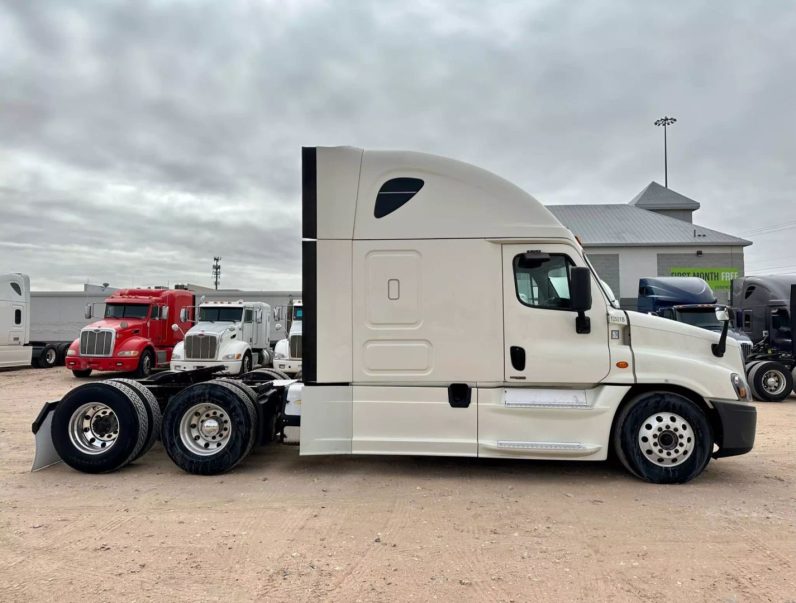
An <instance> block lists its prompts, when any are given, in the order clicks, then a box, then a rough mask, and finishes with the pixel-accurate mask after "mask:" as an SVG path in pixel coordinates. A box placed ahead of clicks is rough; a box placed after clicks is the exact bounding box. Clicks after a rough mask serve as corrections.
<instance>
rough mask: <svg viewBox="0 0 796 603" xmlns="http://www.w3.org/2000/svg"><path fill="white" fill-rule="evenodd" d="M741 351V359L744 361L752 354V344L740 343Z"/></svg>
mask: <svg viewBox="0 0 796 603" xmlns="http://www.w3.org/2000/svg"><path fill="white" fill-rule="evenodd" d="M741 351H742V352H743V357H744V359H746V358H747V357H748V356H749V354H751V352H752V344H751V343H742V344H741Z"/></svg>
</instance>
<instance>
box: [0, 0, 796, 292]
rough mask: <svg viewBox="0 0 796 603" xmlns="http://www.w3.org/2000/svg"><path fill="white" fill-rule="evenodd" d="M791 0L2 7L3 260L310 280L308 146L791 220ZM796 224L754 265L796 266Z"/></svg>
mask: <svg viewBox="0 0 796 603" xmlns="http://www.w3.org/2000/svg"><path fill="white" fill-rule="evenodd" d="M794 37H796V13H794V11H793V10H791V4H790V3H789V2H766V3H760V4H753V3H749V2H745V1H736V2H690V3H684V4H682V5H679V6H677V7H673V6H672V5H671V4H668V3H648V4H647V3H644V4H642V3H639V2H632V1H625V2H610V3H609V2H583V3H577V4H575V3H560V2H537V3H508V2H507V3H489V4H485V3H481V2H464V3H462V2H455V3H454V2H450V3H443V2H433V1H425V2H415V3H411V2H409V3H407V2H396V3H366V2H337V3H331V2H311V1H307V2H294V3H284V2H267V1H262V2H253V1H239V2H232V1H230V2H223V3H219V2H190V3H185V2H172V1H165V0H162V1H157V2H156V1H148V2H105V3H89V2H49V3H47V4H46V5H45V4H44V3H32V2H16V1H14V0H8V1H6V2H2V1H0V51H1V52H2V54H1V55H0V56H2V57H3V60H2V61H0V105H1V106H2V111H0V208H1V210H0V211H1V213H0V257H2V260H3V261H2V263H1V264H0V271H6V270H21V271H25V272H29V273H30V274H31V275H32V278H33V282H34V283H35V285H36V287H37V288H51V287H52V288H60V287H70V288H77V287H79V286H80V283H82V282H84V281H85V280H87V279H89V280H91V281H94V282H98V281H99V282H101V281H109V282H111V283H114V284H121V285H129V284H131V283H136V284H155V283H161V282H165V281H169V282H172V283H173V282H176V281H192V282H204V283H207V282H209V273H210V263H211V260H212V256H213V255H221V256H223V258H224V260H223V262H222V265H223V267H224V276H223V279H222V283H223V284H224V285H227V286H233V287H245V288H298V287H299V286H300V278H299V276H298V275H299V270H300V247H299V236H300V209H299V205H300V203H299V194H300V192H299V167H300V166H299V148H300V147H301V146H302V145H315V144H321V145H322V144H333V145H336V144H351V145H358V146H364V147H371V148H373V147H375V148H407V149H417V150H425V151H429V152H434V153H440V154H443V155H449V156H452V157H457V158H460V159H463V160H466V161H471V162H473V163H476V164H479V165H482V166H483V167H486V168H488V169H491V170H493V171H495V172H497V173H499V174H501V175H502V176H505V177H506V178H508V179H510V180H512V181H514V182H516V183H517V184H519V185H520V186H522V187H523V188H525V189H526V190H528V191H529V192H531V193H533V194H534V195H536V196H537V197H538V198H540V199H541V200H543V201H545V202H549V203H590V202H594V203H612V202H616V203H621V202H626V201H628V200H629V199H630V198H631V197H632V196H633V195H635V193H637V192H638V191H639V190H640V189H641V188H642V187H643V186H645V185H646V184H647V183H648V182H649V181H650V180H652V179H658V180H660V179H661V178H662V173H661V172H662V156H661V155H662V149H661V133H660V131H659V130H658V129H656V128H654V127H653V126H652V121H654V119H655V118H657V117H659V116H661V115H662V114H664V113H669V114H673V115H675V116H677V117H678V120H679V121H678V123H677V125H676V126H675V127H674V128H672V130H671V131H670V144H671V146H670V151H671V154H670V184H671V185H672V187H673V188H675V189H676V190H678V191H680V192H682V193H684V194H686V195H688V196H691V197H693V198H696V199H698V200H699V201H700V202H702V205H703V209H701V210H700V211H699V212H698V213H697V214H696V219H697V221H699V222H700V223H702V224H704V225H705V226H708V227H711V228H715V229H718V230H723V231H726V232H730V233H733V234H739V235H744V234H746V233H747V232H754V231H756V230H760V229H762V228H764V227H767V226H769V225H772V226H773V225H776V224H778V223H783V222H794V221H796V210H794V205H793V198H792V194H793V193H792V191H793V190H794V189H796V175H794V174H795V173H796V172H794V170H793V169H792V165H791V164H792V159H793V157H794V156H795V155H796V127H794V123H793V121H792V103H793V98H794V97H796V83H794V79H793V78H792V77H791V76H790V74H792V73H794V71H796V69H795V68H796V46H794V44H793V43H792V40H793V39H794ZM792 237H793V230H792V229H791V230H780V231H777V232H765V233H763V234H760V235H756V236H753V237H752V238H753V240H755V243H756V244H755V246H753V247H752V248H751V249H750V250H749V252H748V256H747V266H748V268H749V269H752V270H755V269H761V270H762V269H765V268H769V267H775V266H777V267H779V266H785V267H786V268H787V269H792V270H796V260H794V259H790V258H792V255H791V254H790V252H789V251H788V252H787V253H786V254H783V250H784V249H787V247H786V243H788V242H789V241H790V240H791V239H792Z"/></svg>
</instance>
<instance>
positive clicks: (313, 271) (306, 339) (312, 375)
mask: <svg viewBox="0 0 796 603" xmlns="http://www.w3.org/2000/svg"><path fill="white" fill-rule="evenodd" d="M301 255H302V260H301V261H302V266H301V275H302V276H301V289H302V293H301V294H302V300H303V302H304V318H303V319H302V323H301V330H302V336H301V338H302V342H301V345H302V354H301V356H302V358H301V375H302V379H303V380H304V383H315V382H316V381H317V379H318V243H317V241H303V242H302V243H301Z"/></svg>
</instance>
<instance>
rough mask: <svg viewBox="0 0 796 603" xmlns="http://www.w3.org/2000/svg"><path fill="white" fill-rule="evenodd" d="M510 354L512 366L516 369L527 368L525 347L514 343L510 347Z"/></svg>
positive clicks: (522, 369)
mask: <svg viewBox="0 0 796 603" xmlns="http://www.w3.org/2000/svg"><path fill="white" fill-rule="evenodd" d="M509 356H511V366H513V367H514V370H515V371H524V370H525V348H521V347H520V346H518V345H513V346H511V347H510V348H509Z"/></svg>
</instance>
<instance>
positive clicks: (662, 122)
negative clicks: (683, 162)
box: [655, 116, 677, 188]
mask: <svg viewBox="0 0 796 603" xmlns="http://www.w3.org/2000/svg"><path fill="white" fill-rule="evenodd" d="M676 121H677V119H675V118H674V117H666V116H663V117H661V118H660V119H656V120H655V125H656V126H663V179H664V180H663V182H664V186H665V187H666V188H669V158H668V149H667V148H666V147H667V144H666V128H667V127H668V126H671V125H673V124H674V123H675V122H676Z"/></svg>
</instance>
